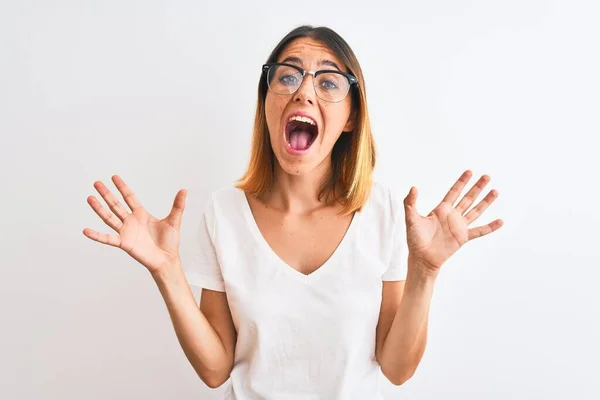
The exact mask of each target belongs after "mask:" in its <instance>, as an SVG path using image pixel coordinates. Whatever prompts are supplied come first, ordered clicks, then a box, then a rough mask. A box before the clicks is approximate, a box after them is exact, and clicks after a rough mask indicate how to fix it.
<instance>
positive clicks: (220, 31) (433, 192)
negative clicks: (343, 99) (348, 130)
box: [0, 0, 600, 400]
mask: <svg viewBox="0 0 600 400" xmlns="http://www.w3.org/2000/svg"><path fill="white" fill-rule="evenodd" d="M597 4H598V3H596V2H593V1H588V2H584V1H573V0H571V1H566V0H563V1H548V0H539V1H534V0H507V1H466V0H456V1H443V0H436V1H433V0H426V1H420V2H414V1H412V2H410V1H400V2H393V3H392V2H389V3H388V2H387V1H386V2H385V3H383V2H381V3H379V2H377V1H367V2H356V1H344V2H314V1H301V2H284V1H279V2H275V1H270V0H265V1H261V2H252V3H250V2H242V1H237V2H200V1H169V2H167V1H130V0H120V1H74V0H73V1H67V0H56V1H50V0H49V1H16V0H13V1H10V0H4V1H2V2H1V4H0V133H1V141H0V174H1V175H0V178H1V184H0V191H1V197H0V204H1V206H2V219H1V226H2V230H1V231H0V234H1V238H0V246H1V254H0V274H1V275H0V317H1V322H0V324H1V329H0V335H1V336H0V339H1V340H0V397H2V398H3V399H7V400H9V399H61V400H67V399H69V400H70V399H73V400H75V399H77V400H79V399H90V400H100V399H134V398H143V399H148V400H150V399H152V400H158V399H171V398H173V399H180V400H183V399H218V398H219V394H220V393H222V391H223V387H221V388H219V389H215V390H211V389H209V388H207V387H206V386H205V385H204V384H203V383H202V381H201V380H200V379H199V378H198V377H197V376H196V374H195V373H194V371H193V369H192V368H191V365H190V364H189V363H188V361H187V360H186V358H185V356H184V354H183V352H182V351H181V348H180V346H179V344H178V342H177V339H176V336H175V333H174V330H173V328H172V325H171V321H170V319H169V315H168V313H167V310H166V307H165V305H164V301H163V299H162V297H161V296H160V293H159V291H158V289H157V287H156V285H155V283H154V281H153V280H152V279H151V277H150V275H149V274H148V272H147V270H146V269H145V268H144V267H143V266H142V265H140V264H138V263H137V262H135V261H134V260H133V259H131V258H129V256H127V254H125V253H124V252H123V251H121V250H119V249H116V248H113V247H108V246H104V245H101V244H99V243H95V242H93V241H91V240H89V239H88V238H86V237H85V236H84V235H83V234H82V230H83V228H85V227H89V228H93V229H97V230H101V231H103V232H109V231H110V228H108V227H107V226H106V225H104V223H102V221H101V220H100V219H99V218H98V217H97V216H96V215H95V213H94V212H93V211H92V209H91V208H90V207H89V205H88V204H87V202H86V198H87V196H89V195H90V194H95V195H97V193H96V192H95V190H94V188H93V186H92V184H93V182H94V181H96V180H102V181H103V182H105V183H106V184H107V185H108V186H109V188H111V189H113V190H114V186H113V184H112V182H111V181H110V177H111V175H112V174H119V175H120V176H121V177H123V178H124V179H125V180H126V182H127V183H128V184H129V185H130V186H131V187H132V189H133V190H134V191H135V192H136V193H137V195H138V197H139V198H140V200H141V201H142V203H143V204H144V205H145V206H146V207H147V209H148V210H149V211H150V212H151V213H153V214H154V215H155V216H157V217H159V218H162V217H164V216H166V215H167V214H168V212H169V210H170V207H171V205H172V201H173V198H174V196H175V194H176V192H177V191H178V190H179V189H181V188H186V189H188V191H189V195H188V199H187V207H186V210H185V213H184V219H183V225H182V230H181V235H182V242H181V256H182V259H183V262H184V263H185V262H186V261H187V260H189V259H190V254H191V252H192V250H193V248H194V242H193V239H194V235H193V233H194V230H195V228H196V224H197V223H198V221H199V218H200V211H201V209H202V205H203V204H204V202H205V201H206V199H207V196H208V193H209V192H210V191H212V190H216V189H218V188H221V187H224V186H228V185H231V184H233V182H234V181H235V179H237V178H238V177H239V176H240V175H241V174H242V172H243V170H244V168H245V165H246V162H247V160H248V155H249V145H250V134H251V128H252V122H253V116H254V108H255V101H256V88H257V83H258V79H259V76H260V71H261V69H260V66H261V64H262V63H263V62H264V61H265V60H266V58H267V56H268V54H269V53H270V51H271V50H272V48H273V47H274V46H275V44H276V43H277V42H278V41H279V40H280V39H281V37H283V36H284V35H285V34H286V33H287V32H288V31H289V30H291V29H293V28H294V27H296V26H298V25H300V24H304V23H308V24H314V25H326V26H329V27H331V28H333V29H335V30H337V31H338V32H339V33H340V34H341V35H342V36H343V37H344V38H345V39H346V40H347V41H348V42H349V43H350V45H351V46H352V48H353V49H354V50H355V52H356V54H357V56H358V58H359V60H360V62H361V64H362V67H363V70H364V74H365V79H366V82H365V84H366V88H367V96H368V101H369V108H370V115H371V120H372V123H373V129H374V134H375V138H376V142H377V147H378V152H379V153H378V154H379V160H378V165H377V169H376V172H375V173H376V178H377V179H378V180H379V181H381V182H383V183H384V184H387V185H389V186H390V187H392V188H394V189H398V190H400V191H402V192H404V193H406V194H407V193H408V190H409V189H410V186H412V185H414V186H416V187H417V188H418V189H419V198H418V203H417V204H418V208H419V211H420V212H421V214H423V215H426V214H427V213H429V211H430V210H431V209H432V208H433V207H434V206H435V205H436V204H437V203H438V202H439V201H440V200H441V199H442V197H443V196H444V194H445V193H446V191H447V190H448V189H449V188H450V186H451V185H452V184H453V183H454V181H455V180H456V179H457V178H458V177H459V176H460V174H461V173H462V172H463V171H464V170H465V169H467V168H469V169H472V170H473V172H474V174H475V175H474V177H473V178H472V181H471V183H470V184H469V186H468V187H470V186H471V184H472V183H474V182H475V180H476V179H477V178H479V176H481V175H482V174H484V173H485V174H488V175H490V176H491V178H492V180H491V183H490V184H489V185H488V186H487V187H486V190H485V192H484V194H486V193H487V192H489V190H491V189H493V188H495V189H497V190H498V191H499V194H500V195H499V198H498V200H496V202H495V203H494V204H493V205H492V206H491V207H490V208H489V209H488V210H487V211H486V212H485V214H484V215H483V216H482V217H481V218H480V219H479V220H478V221H476V223H475V225H482V224H485V223H488V222H490V221H492V220H494V219H496V218H502V219H503V220H504V222H505V225H504V227H502V228H501V229H500V230H499V231H497V232H495V233H494V234H492V235H490V236H487V237H485V238H482V239H477V240H475V241H473V242H470V243H468V244H467V245H466V246H465V247H464V248H462V249H460V250H459V252H458V253H456V254H455V255H454V256H453V257H452V258H451V259H450V260H449V261H448V262H447V263H446V264H445V265H444V266H443V270H442V273H441V275H440V277H439V279H438V281H437V284H436V289H435V293H434V297H433V301H432V307H431V314H430V331H429V342H428V346H427V350H426V352H425V355H424V357H423V360H422V362H421V364H420V366H419V368H418V370H417V372H416V374H415V375H414V377H413V378H412V379H411V380H410V381H408V382H407V383H405V384H404V385H402V386H399V387H396V386H392V385H391V384H387V382H386V384H385V385H384V388H383V393H384V396H385V398H386V399H414V400H425V399H461V400H465V399H469V400H470V399H473V400H475V399H478V400H479V399H494V400H495V399H498V400H505V399H528V400H529V399H544V400H546V399H578V400H583V399H598V398H600V383H599V381H598V380H596V375H597V374H598V372H599V369H598V359H599V357H600V346H599V345H598V339H600V323H599V318H598V317H599V311H600V295H599V294H598V285H599V278H600V272H599V268H600V261H599V257H598V256H599V251H598V247H599V243H598V242H599V240H600V233H599V228H598V226H599V224H600V211H599V207H598V198H599V195H600V191H599V189H598V183H599V182H598V172H600V163H599V161H598V156H597V153H598V149H599V148H600V146H599V140H598V135H599V134H600V129H599V128H600V123H599V121H598V115H599V110H600V96H599V93H600V78H599V74H598V71H600V57H599V51H598V43H599V38H600V29H599V26H598V22H597V21H598V15H599V12H600V7H599V6H598V5H597ZM481 198H483V195H481V196H480V197H479V199H478V200H480V199H481ZM195 295H196V296H199V293H197V292H195Z"/></svg>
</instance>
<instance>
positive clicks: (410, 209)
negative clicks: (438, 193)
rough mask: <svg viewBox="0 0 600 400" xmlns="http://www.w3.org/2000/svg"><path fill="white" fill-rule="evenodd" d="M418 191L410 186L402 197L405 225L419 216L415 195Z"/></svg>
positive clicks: (416, 195)
mask: <svg viewBox="0 0 600 400" xmlns="http://www.w3.org/2000/svg"><path fill="white" fill-rule="evenodd" d="M418 195H419V192H418V190H417V188H416V187H415V186H411V188H410V190H409V191H408V195H407V196H406V197H405V198H404V221H405V223H406V225H412V223H413V222H414V221H416V220H417V219H418V218H419V212H418V211H417V197H418Z"/></svg>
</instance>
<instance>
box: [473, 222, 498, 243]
mask: <svg viewBox="0 0 600 400" xmlns="http://www.w3.org/2000/svg"><path fill="white" fill-rule="evenodd" d="M502 225H504V221H502V220H501V219H497V220H495V221H493V222H490V223H489V224H487V225H483V226H478V227H476V228H471V229H469V240H472V239H477V238H480V237H482V236H485V235H488V234H490V233H492V232H494V231H495V230H498V229H499V228H500V227H501V226H502Z"/></svg>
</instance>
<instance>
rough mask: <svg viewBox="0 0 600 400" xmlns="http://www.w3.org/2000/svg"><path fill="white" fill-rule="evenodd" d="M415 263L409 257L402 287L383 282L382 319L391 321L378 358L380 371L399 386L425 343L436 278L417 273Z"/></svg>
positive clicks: (410, 374)
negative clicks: (397, 302)
mask: <svg viewBox="0 0 600 400" xmlns="http://www.w3.org/2000/svg"><path fill="white" fill-rule="evenodd" d="M417 263H418V261H416V260H414V259H412V258H410V257H409V259H408V274H407V277H406V281H404V282H402V284H400V285H398V283H400V282H384V289H383V290H384V294H383V301H382V314H381V317H382V319H384V318H385V314H387V315H389V316H391V317H392V318H393V319H392V323H391V325H390V326H389V330H387V334H386V335H385V336H384V337H383V339H382V340H381V345H380V346H379V348H378V350H379V352H378V353H379V354H378V357H377V358H378V361H379V364H380V366H381V372H383V374H384V375H385V376H386V377H387V378H388V380H389V381H390V382H391V383H393V384H394V385H401V384H403V383H404V382H406V381H407V380H409V379H410V378H411V377H412V376H413V374H414V373H415V371H416V369H417V366H418V365H419V363H420V362H421V358H422V357H423V353H424V352H425V345H426V343H427V322H428V319H429V306H430V304H431V298H432V295H433V286H434V284H435V280H436V277H435V276H428V275H426V274H423V273H420V272H419V271H420V267H418V266H417V265H416V264H417ZM386 286H387V288H386ZM402 287H403V289H402ZM398 292H400V293H398ZM398 296H400V297H401V300H400V302H399V304H398V305H397V306H394V305H393V303H394V302H395V301H394V298H397V297H398ZM382 322H383V321H382ZM383 324H385V322H383Z"/></svg>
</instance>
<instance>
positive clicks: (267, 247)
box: [236, 189, 360, 283]
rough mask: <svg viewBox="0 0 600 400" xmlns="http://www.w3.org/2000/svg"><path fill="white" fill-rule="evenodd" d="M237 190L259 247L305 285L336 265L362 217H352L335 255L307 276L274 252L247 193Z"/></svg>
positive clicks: (249, 226) (247, 221) (358, 215)
mask: <svg viewBox="0 0 600 400" xmlns="http://www.w3.org/2000/svg"><path fill="white" fill-rule="evenodd" d="M236 190H237V192H238V194H239V198H240V203H241V205H242V209H243V213H244V217H245V219H246V223H247V224H248V228H249V229H250V232H251V233H252V235H253V236H254V238H255V240H256V242H257V243H258V245H259V246H260V247H261V248H262V249H263V251H264V252H265V253H266V254H268V255H269V257H271V258H272V259H273V260H274V261H275V263H276V264H277V265H278V267H280V269H281V270H282V271H283V272H285V273H287V274H289V275H291V276H293V277H295V278H297V279H301V280H303V281H304V282H305V283H308V282H309V280H312V279H315V278H316V277H317V276H318V275H320V274H322V273H324V272H325V270H326V269H328V268H329V267H330V265H331V264H333V263H335V261H336V259H337V258H339V257H340V253H342V252H343V251H344V250H345V249H346V247H347V246H348V243H349V242H350V241H351V236H352V234H353V231H354V226H355V225H357V224H358V219H359V217H360V211H355V212H354V215H353V216H352V220H351V221H350V225H349V226H348V228H347V229H346V232H345V233H344V236H343V237H342V239H341V240H340V242H339V243H338V245H337V247H336V248H335V250H334V251H333V253H332V254H331V255H330V256H329V258H328V259H327V260H325V262H324V263H323V264H321V266H319V267H318V268H317V269H316V270H314V271H313V272H311V273H310V274H305V273H303V272H300V271H298V270H297V269H296V268H293V267H292V266H291V265H289V264H288V263H287V262H285V261H284V260H283V259H282V258H281V257H280V256H279V255H278V254H277V253H276V252H275V250H273V248H272V247H271V245H269V243H268V242H267V240H266V239H265V237H264V236H263V234H262V232H261V231H260V228H259V227H258V223H257V222H256V219H255V218H254V214H253V213H252V208H251V207H250V203H249V202H248V198H247V197H246V193H245V192H244V191H243V190H242V189H236Z"/></svg>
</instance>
